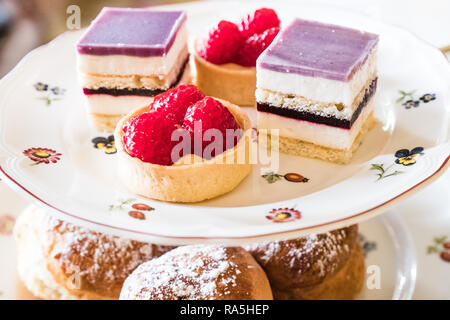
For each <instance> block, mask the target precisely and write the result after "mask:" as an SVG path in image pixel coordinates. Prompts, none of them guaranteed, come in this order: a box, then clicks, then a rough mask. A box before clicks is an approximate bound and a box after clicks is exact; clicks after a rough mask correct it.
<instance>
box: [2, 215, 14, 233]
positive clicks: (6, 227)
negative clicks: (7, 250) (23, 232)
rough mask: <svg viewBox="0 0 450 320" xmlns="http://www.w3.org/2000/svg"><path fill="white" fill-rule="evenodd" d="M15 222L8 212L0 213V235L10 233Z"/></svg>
mask: <svg viewBox="0 0 450 320" xmlns="http://www.w3.org/2000/svg"><path fill="white" fill-rule="evenodd" d="M15 222H16V219H15V218H14V217H13V216H11V215H9V214H3V215H0V235H6V236H9V235H11V234H12V231H13V228H14V223H15Z"/></svg>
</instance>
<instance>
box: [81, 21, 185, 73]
mask: <svg viewBox="0 0 450 320" xmlns="http://www.w3.org/2000/svg"><path fill="white" fill-rule="evenodd" d="M187 37H188V34H187V27H186V23H183V25H182V26H181V27H180V29H179V31H178V33H177V36H176V38H175V41H174V42H173V44H172V47H171V48H170V50H169V52H168V53H167V54H166V55H165V56H157V57H135V56H127V55H106V56H99V55H90V54H80V53H78V54H77V56H78V70H79V71H80V72H82V73H87V74H104V75H122V76H127V75H141V76H149V75H161V76H167V75H168V74H169V73H170V72H171V71H172V70H173V69H174V67H175V64H176V63H177V61H178V60H179V56H180V54H181V53H182V52H183V51H185V49H186V48H187Z"/></svg>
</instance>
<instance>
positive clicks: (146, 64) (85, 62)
mask: <svg viewBox="0 0 450 320" xmlns="http://www.w3.org/2000/svg"><path fill="white" fill-rule="evenodd" d="M77 51H78V70H79V73H80V79H81V80H80V81H81V85H82V87H83V91H84V94H85V96H86V97H87V101H88V112H89V114H90V116H91V119H92V120H93V123H94V125H95V127H96V129H98V130H99V131H110V132H112V131H114V128H115V125H116V123H117V122H118V120H119V119H120V118H121V117H122V116H124V115H125V114H127V113H128V112H129V111H131V110H133V109H135V108H136V107H139V106H144V105H146V104H148V103H149V102H150V101H151V97H153V96H155V95H157V94H159V93H161V92H164V91H166V90H167V89H169V88H172V87H174V86H176V85H177V84H179V83H185V82H188V81H189V77H190V76H189V74H190V72H189V70H188V69H189V68H188V60H189V59H188V58H189V54H188V48H187V29H186V14H185V13H184V12H183V11H154V10H149V9H124V8H104V9H103V10H102V11H101V12H100V14H99V15H98V17H97V18H96V19H95V20H94V21H93V22H92V24H91V26H90V27H89V28H88V30H87V31H86V33H85V34H84V36H83V37H82V38H81V40H80V41H79V43H78V45H77Z"/></svg>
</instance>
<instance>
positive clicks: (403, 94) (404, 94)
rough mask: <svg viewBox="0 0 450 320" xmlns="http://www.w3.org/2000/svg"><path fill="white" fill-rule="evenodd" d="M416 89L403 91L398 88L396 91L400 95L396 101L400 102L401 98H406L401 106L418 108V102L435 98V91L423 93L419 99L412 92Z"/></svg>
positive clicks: (425, 101)
mask: <svg viewBox="0 0 450 320" xmlns="http://www.w3.org/2000/svg"><path fill="white" fill-rule="evenodd" d="M415 92H416V90H412V91H404V90H399V91H398V93H399V94H400V96H399V97H398V99H397V100H396V102H397V103H400V102H402V101H403V100H405V99H407V98H408V99H407V100H406V101H405V102H403V103H402V106H404V107H405V109H407V110H408V109H411V108H418V107H419V106H420V103H421V102H423V103H428V102H430V101H433V100H435V99H436V94H435V93H424V94H423V95H422V96H421V97H420V98H419V99H416V98H414V93H415Z"/></svg>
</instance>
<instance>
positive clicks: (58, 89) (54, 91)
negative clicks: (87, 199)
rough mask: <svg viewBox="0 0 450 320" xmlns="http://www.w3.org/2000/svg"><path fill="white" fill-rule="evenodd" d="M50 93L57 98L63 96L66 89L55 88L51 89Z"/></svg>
mask: <svg viewBox="0 0 450 320" xmlns="http://www.w3.org/2000/svg"><path fill="white" fill-rule="evenodd" d="M50 91H51V92H52V93H53V94H54V95H55V96H59V95H63V94H64V93H65V92H66V89H62V88H60V87H53V88H51V89H50Z"/></svg>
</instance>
